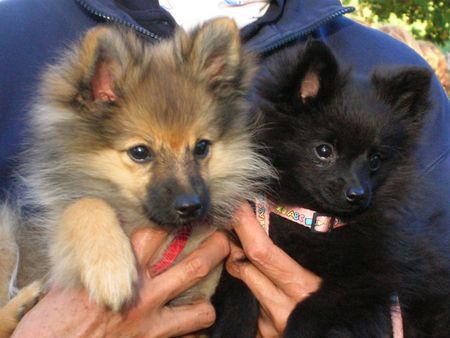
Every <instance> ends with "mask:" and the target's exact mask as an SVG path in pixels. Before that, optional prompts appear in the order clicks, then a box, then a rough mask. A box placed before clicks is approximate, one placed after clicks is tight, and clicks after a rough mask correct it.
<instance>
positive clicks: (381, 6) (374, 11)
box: [343, 0, 450, 45]
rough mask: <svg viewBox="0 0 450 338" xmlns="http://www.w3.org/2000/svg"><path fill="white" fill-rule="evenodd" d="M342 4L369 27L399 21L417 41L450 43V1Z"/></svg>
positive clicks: (352, 1) (390, 0) (392, 0)
mask: <svg viewBox="0 0 450 338" xmlns="http://www.w3.org/2000/svg"><path fill="white" fill-rule="evenodd" d="M343 3H344V4H345V5H353V6H355V7H356V8H357V13H356V15H357V17H359V18H362V19H363V20H364V21H366V22H368V23H369V24H381V23H391V24H396V21H398V20H399V19H400V20H401V21H403V22H404V23H405V24H406V25H408V26H409V27H408V28H409V30H410V31H411V33H412V34H413V35H414V36H415V37H416V38H419V39H425V40H429V41H432V42H434V43H437V44H440V45H444V44H445V43H446V42H447V41H449V40H450V1H449V0H443V1H439V0H438V1H426V0H386V1H382V0H360V1H357V0H344V1H343ZM403 26H405V25H403Z"/></svg>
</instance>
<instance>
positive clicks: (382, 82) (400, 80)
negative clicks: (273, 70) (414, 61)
mask: <svg viewBox="0 0 450 338" xmlns="http://www.w3.org/2000/svg"><path fill="white" fill-rule="evenodd" d="M431 77H432V73H431V71H429V70H428V69H425V68H421V67H404V68H402V69H400V70H397V71H394V72H393V71H392V70H390V71H389V70H387V69H384V70H377V71H375V72H374V74H373V75H372V84H373V85H374V86H375V88H376V91H377V93H378V96H379V97H380V98H381V99H382V100H383V101H384V102H386V103H388V104H389V105H391V106H392V107H393V110H394V114H395V115H396V116H397V118H399V119H400V120H408V121H410V122H421V121H422V120H423V117H424V115H425V113H426V111H427V108H428V105H429V92H430V85H431Z"/></svg>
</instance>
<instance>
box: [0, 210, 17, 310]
mask: <svg viewBox="0 0 450 338" xmlns="http://www.w3.org/2000/svg"><path fill="white" fill-rule="evenodd" d="M5 218H6V215H4V218H3V219H5ZM0 257H1V259H0V306H1V305H3V304H5V303H6V302H7V300H8V298H9V293H10V290H9V281H10V279H11V276H12V274H13V271H14V268H15V266H16V264H17V259H18V257H17V245H16V241H15V238H14V235H13V233H12V231H11V229H9V227H7V225H6V224H0Z"/></svg>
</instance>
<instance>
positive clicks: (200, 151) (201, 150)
mask: <svg viewBox="0 0 450 338" xmlns="http://www.w3.org/2000/svg"><path fill="white" fill-rule="evenodd" d="M210 146H211V142H209V141H208V140H200V141H198V142H197V144H196V145H195V148H194V155H195V156H197V157H198V158H205V157H206V156H207V155H208V153H209V148H210Z"/></svg>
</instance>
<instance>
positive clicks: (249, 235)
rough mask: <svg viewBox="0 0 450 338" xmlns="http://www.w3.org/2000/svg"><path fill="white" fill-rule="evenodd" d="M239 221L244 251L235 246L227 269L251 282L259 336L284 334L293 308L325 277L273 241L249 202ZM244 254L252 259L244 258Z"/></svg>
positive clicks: (236, 223)
mask: <svg viewBox="0 0 450 338" xmlns="http://www.w3.org/2000/svg"><path fill="white" fill-rule="evenodd" d="M235 220H236V222H235V224H233V228H234V230H235V231H236V233H237V235H238V237H239V239H240V240H241V244H242V248H243V250H242V249H240V248H238V247H237V246H236V245H234V244H232V245H231V254H230V257H229V258H228V260H227V263H226V268H227V270H228V272H229V273H230V274H231V275H233V276H234V277H236V278H239V279H241V280H242V281H243V282H244V283H245V284H247V286H248V287H249V289H250V290H251V291H252V293H253V294H254V295H255V297H256V298H257V300H258V301H259V304H260V316H259V318H258V337H264V338H268V337H281V336H282V334H283V332H284V330H285V328H286V324H287V320H288V318H289V315H290V314H291V312H292V310H293V309H294V308H295V306H296V305H297V304H298V303H299V302H301V301H302V300H304V299H305V298H307V297H308V296H309V295H310V294H311V293H313V292H315V291H317V290H318V289H319V288H320V284H321V279H320V277H318V276H317V275H315V274H313V273H312V272H311V271H309V270H306V269H304V268H303V267H302V266H300V265H299V264H298V263H297V262H295V261H294V260H293V259H292V258H291V257H289V256H288V255H287V254H286V253H285V252H284V251H282V250H281V249H280V248H279V247H277V246H276V245H275V244H274V243H273V242H272V241H271V239H270V238H269V237H268V236H267V234H266V233H265V231H264V229H263V228H262V227H261V226H260V224H259V223H258V221H257V220H256V217H255V214H254V212H253V210H252V209H251V208H250V206H249V205H248V204H247V203H246V204H245V205H243V206H242V207H241V208H240V209H239V210H238V212H237V213H236V215H235ZM244 256H245V257H247V258H248V260H249V262H248V261H247V262H245V261H243V260H242V258H243V257H244Z"/></svg>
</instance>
